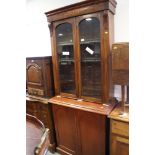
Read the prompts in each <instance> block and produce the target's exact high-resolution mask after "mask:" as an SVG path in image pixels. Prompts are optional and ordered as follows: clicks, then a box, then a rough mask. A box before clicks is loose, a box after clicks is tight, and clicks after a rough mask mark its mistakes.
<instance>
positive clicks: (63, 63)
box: [56, 23, 75, 94]
mask: <svg viewBox="0 0 155 155" xmlns="http://www.w3.org/2000/svg"><path fill="white" fill-rule="evenodd" d="M56 39H57V54H58V64H59V75H60V89H61V92H63V93H71V94H75V71H74V51H73V34H72V25H71V24H69V23H64V24H61V25H59V26H58V27H57V28H56Z"/></svg>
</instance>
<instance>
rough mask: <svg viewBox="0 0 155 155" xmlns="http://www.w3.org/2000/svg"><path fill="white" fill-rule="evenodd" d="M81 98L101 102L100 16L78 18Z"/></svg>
mask: <svg viewBox="0 0 155 155" xmlns="http://www.w3.org/2000/svg"><path fill="white" fill-rule="evenodd" d="M77 21H78V34H79V65H80V67H79V68H80V77H79V78H80V96H81V98H84V99H86V100H91V101H93V100H94V101H97V100H98V101H101V99H102V83H101V81H102V80H101V76H102V75H101V41H100V20H99V15H98V14H93V15H87V16H82V17H78V19H77Z"/></svg>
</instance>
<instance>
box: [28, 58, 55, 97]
mask: <svg viewBox="0 0 155 155" xmlns="http://www.w3.org/2000/svg"><path fill="white" fill-rule="evenodd" d="M26 84H27V92H28V94H29V95H33V96H39V97H45V98H49V97H52V96H54V82H53V69H52V57H51V56H47V57H28V58H26Z"/></svg>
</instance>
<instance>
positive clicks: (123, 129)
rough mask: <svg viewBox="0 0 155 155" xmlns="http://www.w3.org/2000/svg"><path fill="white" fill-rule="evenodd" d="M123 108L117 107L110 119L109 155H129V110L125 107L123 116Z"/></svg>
mask: <svg viewBox="0 0 155 155" xmlns="http://www.w3.org/2000/svg"><path fill="white" fill-rule="evenodd" d="M122 111H123V108H122V107H121V106H120V105H118V106H117V107H116V108H115V109H114V110H113V111H112V113H111V114H110V115H109V117H110V155H129V115H128V113H129V109H128V107H126V109H125V111H124V112H125V113H126V115H125V116H122V115H121V113H122Z"/></svg>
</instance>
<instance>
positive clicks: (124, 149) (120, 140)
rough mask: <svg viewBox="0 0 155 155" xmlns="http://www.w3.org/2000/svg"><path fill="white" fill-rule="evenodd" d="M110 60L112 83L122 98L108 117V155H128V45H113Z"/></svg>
mask: <svg viewBox="0 0 155 155" xmlns="http://www.w3.org/2000/svg"><path fill="white" fill-rule="evenodd" d="M112 58H113V59H112V60H113V61H112V73H113V74H112V75H113V76H112V77H113V78H112V81H113V84H114V85H115V84H117V85H121V87H122V89H121V90H122V98H121V101H120V103H119V104H118V105H117V107H116V108H115V109H114V110H113V111H112V112H111V114H110V115H109V118H110V155H129V43H115V44H113V46H112ZM125 88H126V89H125ZM125 90H126V91H125Z"/></svg>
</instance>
